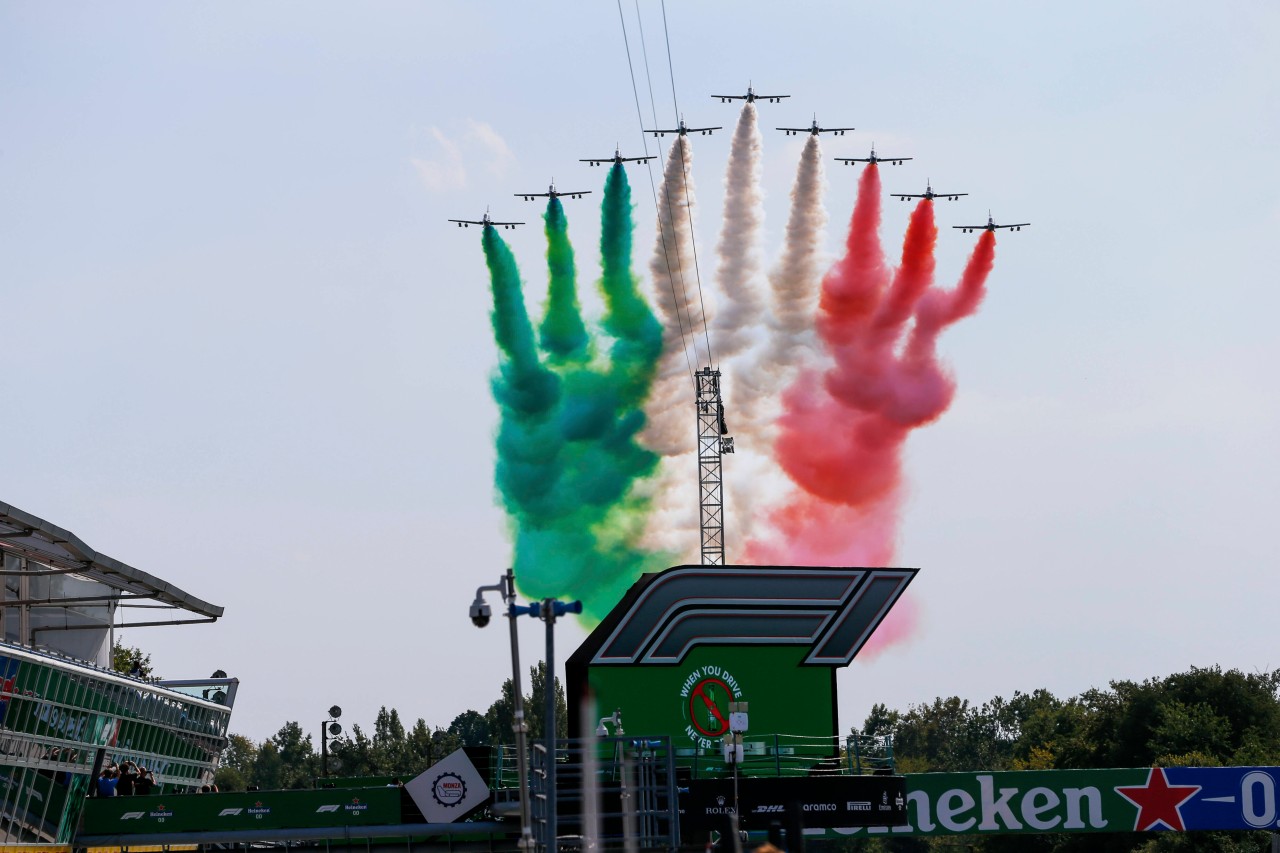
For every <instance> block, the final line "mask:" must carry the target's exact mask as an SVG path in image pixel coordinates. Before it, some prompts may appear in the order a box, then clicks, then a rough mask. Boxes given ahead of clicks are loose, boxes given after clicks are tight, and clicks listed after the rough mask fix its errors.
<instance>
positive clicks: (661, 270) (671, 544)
mask: <svg viewBox="0 0 1280 853" xmlns="http://www.w3.org/2000/svg"><path fill="white" fill-rule="evenodd" d="M692 164H693V149H692V146H690V144H689V141H688V139H687V138H686V137H683V136H681V137H677V139H676V141H675V143H674V144H673V145H672V146H671V151H670V153H669V154H668V155H667V162H666V165H665V167H664V168H663V174H662V187H661V190H660V194H659V196H658V236H657V239H656V240H655V241H654V250H653V257H652V258H651V259H650V261H649V273H650V275H651V276H652V278H653V286H654V296H655V301H656V303H657V307H658V315H659V318H660V319H661V321H662V328H663V339H662V355H661V357H660V358H659V359H658V371H657V376H656V377H655V378H654V383H653V391H652V393H651V394H650V395H649V399H648V401H647V402H646V403H645V407H644V410H645V417H646V418H647V423H646V424H645V428H644V430H643V431H642V432H641V434H640V441H641V443H642V444H643V445H644V446H645V447H648V448H649V449H651V450H653V451H654V452H656V453H658V454H659V455H660V456H662V457H663V461H662V463H661V466H660V468H659V469H658V472H657V474H656V475H655V476H654V477H653V478H652V479H651V480H650V481H649V482H648V483H646V484H645V489H646V493H647V494H648V495H649V496H650V497H651V499H652V502H653V503H652V507H653V514H652V515H651V516H650V519H649V524H648V527H647V529H646V532H645V537H644V540H643V544H644V546H645V547H646V548H648V549H649V550H651V551H663V552H668V553H671V554H673V555H675V558H676V560H677V561H683V560H689V561H692V560H693V559H695V558H694V556H693V555H695V554H696V553H697V547H698V524H699V519H698V502H697V494H696V490H695V489H694V488H693V485H694V483H695V476H696V475H695V473H694V472H695V471H696V461H695V453H696V451H695V443H696V432H695V430H694V408H693V393H694V387H693V377H692V376H691V375H690V371H691V361H692V362H693V364H694V367H696V366H697V361H698V360H699V359H698V345H697V340H698V339H700V338H701V336H702V334H703V328H704V327H703V311H702V305H701V302H700V299H699V294H698V291H697V281H696V279H695V271H694V264H693V244H692V242H691V240H690V232H689V229H690V223H691V220H692V215H693V211H692V205H693V198H694V194H693V178H692V175H691V174H690V170H691V167H692ZM682 325H683V329H684V332H685V334H682V332H681V329H682ZM686 335H689V336H690V337H689V341H688V343H689V346H688V347H686Z"/></svg>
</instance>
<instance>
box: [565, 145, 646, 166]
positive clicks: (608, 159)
mask: <svg viewBox="0 0 1280 853" xmlns="http://www.w3.org/2000/svg"><path fill="white" fill-rule="evenodd" d="M652 159H654V155H652V154H651V155H649V156H648V157H623V156H622V154H621V153H620V151H619V149H617V148H614V149H613V156H612V157H601V158H599V159H595V160H579V161H578V162H579V163H590V164H591V165H592V166H599V165H602V164H604V163H633V162H634V163H647V162H648V161H650V160H652Z"/></svg>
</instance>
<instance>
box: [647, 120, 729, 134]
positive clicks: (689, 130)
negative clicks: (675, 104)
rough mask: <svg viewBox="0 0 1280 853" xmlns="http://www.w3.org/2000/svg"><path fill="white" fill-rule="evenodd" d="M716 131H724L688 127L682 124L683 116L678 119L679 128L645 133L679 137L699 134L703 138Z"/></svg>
mask: <svg viewBox="0 0 1280 853" xmlns="http://www.w3.org/2000/svg"><path fill="white" fill-rule="evenodd" d="M717 130H724V128H722V127H689V126H688V125H686V124H685V123H684V116H681V117H680V126H679V127H677V128H676V129H675V130H646V131H645V133H652V134H653V135H654V136H666V135H667V134H668V133H674V134H677V135H679V136H688V135H689V134H691V133H701V134H702V135H703V136H710V135H711V134H712V133H714V132H715V131H717Z"/></svg>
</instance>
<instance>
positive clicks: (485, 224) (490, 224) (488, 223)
mask: <svg viewBox="0 0 1280 853" xmlns="http://www.w3.org/2000/svg"><path fill="white" fill-rule="evenodd" d="M449 221H450V222H456V223H458V227H459V228H470V227H471V226H472V225H479V226H481V227H482V228H497V227H498V226H502V227H503V228H515V227H516V226H517V225H524V223H523V222H495V221H494V220H492V219H490V218H489V210H488V208H485V211H484V218H483V219H450V220H449Z"/></svg>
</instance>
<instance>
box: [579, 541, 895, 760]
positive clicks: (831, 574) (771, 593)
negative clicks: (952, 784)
mask: <svg viewBox="0 0 1280 853" xmlns="http://www.w3.org/2000/svg"><path fill="white" fill-rule="evenodd" d="M914 575H915V570H914V569H865V568H836V567H832V568H826V567H808V566H677V567H675V568H672V569H668V570H666V571H664V572H659V573H657V574H652V575H645V576H643V577H642V578H641V579H640V580H639V581H637V582H636V584H635V585H634V586H633V587H632V588H631V589H630V590H629V591H628V592H627V594H626V596H625V597H624V598H623V600H622V601H621V602H620V603H619V604H618V606H617V607H615V608H614V609H613V611H611V612H610V614H609V615H608V616H607V617H606V618H605V620H604V621H603V622H601V623H600V625H599V626H597V628H596V629H595V630H594V631H592V633H591V635H590V636H589V637H588V638H587V640H586V641H585V642H584V643H583V644H582V645H581V646H580V647H579V648H578V649H577V651H575V652H574V653H573V655H572V656H571V657H570V658H569V660H568V662H567V664H566V672H567V676H568V687H569V693H570V696H571V697H572V698H571V700H570V702H569V709H570V724H571V727H572V728H571V731H572V732H573V733H574V734H575V735H577V734H578V733H579V732H582V731H593V730H594V729H595V720H580V719H578V715H579V713H580V711H579V709H580V707H581V703H582V700H583V699H585V698H590V699H591V701H592V702H594V704H595V708H596V709H597V710H598V711H599V714H600V716H605V715H608V714H611V713H613V712H614V711H615V710H618V711H621V712H622V720H623V723H624V726H625V730H626V731H627V732H628V733H631V734H636V735H666V736H668V737H670V738H671V746H672V749H673V750H674V751H675V754H676V756H677V762H678V763H679V764H681V765H685V766H688V765H689V764H690V763H697V764H698V769H699V774H701V773H703V772H710V773H713V774H714V773H715V772H717V771H718V770H722V769H723V768H722V767H717V765H720V764H722V753H721V737H722V736H723V735H725V734H726V733H727V732H728V731H729V712H730V711H729V705H730V704H731V703H740V702H746V703H748V707H749V713H748V719H749V726H748V729H747V732H748V738H747V743H746V745H745V749H746V752H747V754H746V756H745V765H744V767H743V768H742V769H743V770H744V771H748V770H749V769H750V770H754V771H757V772H760V773H767V772H770V766H772V770H773V772H775V773H777V774H784V773H788V772H789V773H805V772H808V771H809V770H810V769H811V768H812V767H813V765H815V764H816V763H817V762H819V761H821V760H823V759H827V760H828V762H829V761H830V760H831V759H834V758H836V757H837V756H839V753H840V749H841V746H842V745H843V744H842V740H841V738H840V736H839V733H838V731H837V723H838V720H837V708H836V691H835V670H836V669H837V668H839V667H843V666H847V665H848V664H849V662H850V661H851V660H852V659H853V657H854V655H855V654H857V652H858V650H859V649H860V648H862V646H863V644H864V643H865V642H866V641H867V639H868V638H869V637H870V636H871V633H872V632H873V631H874V630H875V628H876V626H877V625H879V624H880V621H881V620H882V619H883V618H884V616H885V614H886V613H888V611H889V609H890V608H891V607H892V606H893V604H894V602H896V601H897V599H898V597H899V596H900V595H901V594H902V592H903V590H905V589H906V586H907V584H908V583H910V581H911V579H912V578H913V577H914ZM761 736H764V737H763V738H762V737H761ZM746 765H750V768H748V766H746Z"/></svg>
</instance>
